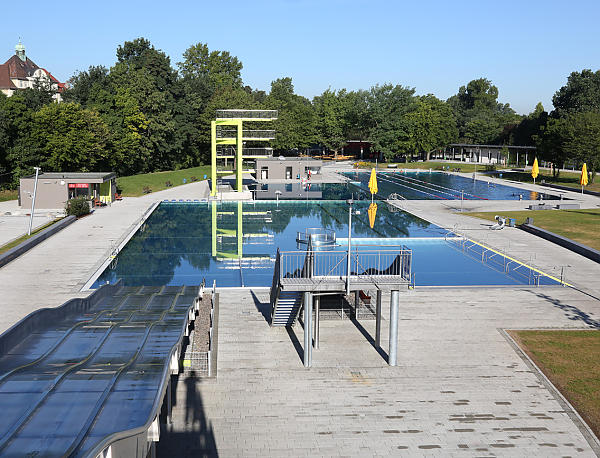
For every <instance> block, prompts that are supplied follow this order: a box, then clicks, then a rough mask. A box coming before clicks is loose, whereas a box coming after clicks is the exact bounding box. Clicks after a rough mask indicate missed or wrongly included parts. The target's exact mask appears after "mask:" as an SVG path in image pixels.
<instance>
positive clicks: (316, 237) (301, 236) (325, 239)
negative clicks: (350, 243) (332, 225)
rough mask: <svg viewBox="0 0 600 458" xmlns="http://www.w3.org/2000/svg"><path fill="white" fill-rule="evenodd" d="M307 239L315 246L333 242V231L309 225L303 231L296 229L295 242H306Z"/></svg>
mask: <svg viewBox="0 0 600 458" xmlns="http://www.w3.org/2000/svg"><path fill="white" fill-rule="evenodd" d="M309 239H312V243H313V245H315V246H319V245H333V244H335V231H334V230H333V229H326V228H322V227H309V228H307V229H306V230H305V231H304V232H301V231H296V242H298V243H302V244H308V241H309Z"/></svg>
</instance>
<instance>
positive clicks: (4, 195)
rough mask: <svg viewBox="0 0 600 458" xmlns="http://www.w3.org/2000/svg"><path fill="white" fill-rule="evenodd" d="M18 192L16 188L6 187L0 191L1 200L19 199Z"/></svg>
mask: <svg viewBox="0 0 600 458" xmlns="http://www.w3.org/2000/svg"><path fill="white" fill-rule="evenodd" d="M18 197H19V196H18V194H17V191H16V190H14V191H13V190H10V189H6V190H4V191H0V202H6V201H7V200H17V198H18Z"/></svg>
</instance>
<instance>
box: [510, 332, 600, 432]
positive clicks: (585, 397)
mask: <svg viewBox="0 0 600 458" xmlns="http://www.w3.org/2000/svg"><path fill="white" fill-rule="evenodd" d="M510 335H511V336H512V337H513V338H514V339H515V340H516V341H517V343H518V344H519V345H520V346H521V348H522V349H523V350H524V351H525V352H526V353H527V355H528V356H529V357H530V358H531V359H532V360H533V361H534V362H535V363H536V365H537V366H538V367H539V368H540V370H541V371H542V372H543V373H544V374H545V375H546V377H548V378H549V379H550V381H551V382H552V384H553V385H554V386H555V387H557V388H558V389H559V390H560V392H561V393H562V394H563V395H564V396H565V397H566V398H567V399H568V400H569V402H570V403H571V404H572V405H573V407H575V408H576V409H577V412H579V414H580V415H581V416H582V417H583V418H584V419H585V420H586V422H587V424H588V425H589V426H590V428H592V430H593V431H594V433H595V434H596V436H598V434H599V433H600V365H598V361H600V331H598V330H589V331H511V332H510Z"/></svg>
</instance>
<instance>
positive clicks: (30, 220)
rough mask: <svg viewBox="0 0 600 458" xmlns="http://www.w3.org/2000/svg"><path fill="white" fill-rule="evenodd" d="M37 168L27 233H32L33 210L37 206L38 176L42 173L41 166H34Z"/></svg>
mask: <svg viewBox="0 0 600 458" xmlns="http://www.w3.org/2000/svg"><path fill="white" fill-rule="evenodd" d="M34 169H35V184H34V185H33V200H32V201H31V215H30V216H29V231H27V235H31V226H32V225H33V210H34V208H35V194H36V193H37V184H38V176H39V174H40V168H39V167H34Z"/></svg>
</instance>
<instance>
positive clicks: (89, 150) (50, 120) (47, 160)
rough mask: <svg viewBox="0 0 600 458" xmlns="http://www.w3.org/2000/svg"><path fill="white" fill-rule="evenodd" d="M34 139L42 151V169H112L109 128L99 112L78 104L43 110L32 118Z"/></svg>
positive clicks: (69, 170) (74, 170) (67, 104)
mask: <svg viewBox="0 0 600 458" xmlns="http://www.w3.org/2000/svg"><path fill="white" fill-rule="evenodd" d="M32 121H33V129H32V132H31V140H32V142H33V143H34V144H37V145H38V148H39V149H40V150H41V151H42V153H43V156H44V162H43V163H42V164H41V165H42V167H44V168H46V169H48V170H52V171H59V172H89V171H98V166H99V165H100V164H105V163H106V164H107V166H109V167H112V166H114V164H115V163H116V162H118V160H119V158H117V157H114V156H111V155H110V154H109V152H108V151H107V148H106V144H107V142H108V140H109V134H108V129H107V127H106V125H105V124H104V123H103V122H102V120H101V119H100V116H99V115H98V113H97V112H94V111H89V110H84V109H82V108H81V106H79V105H77V104H74V103H59V104H52V105H48V106H46V107H43V108H42V109H40V110H39V111H37V112H35V113H34V114H33V116H32Z"/></svg>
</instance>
